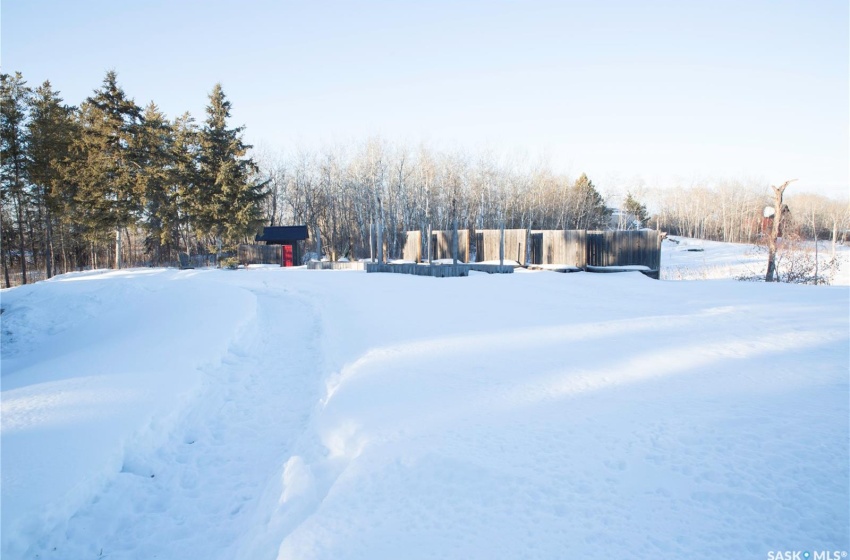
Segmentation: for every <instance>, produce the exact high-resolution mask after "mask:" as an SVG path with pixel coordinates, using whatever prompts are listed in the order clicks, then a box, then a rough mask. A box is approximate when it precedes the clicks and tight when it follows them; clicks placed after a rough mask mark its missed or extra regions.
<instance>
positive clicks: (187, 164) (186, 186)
mask: <svg viewBox="0 0 850 560" xmlns="http://www.w3.org/2000/svg"><path fill="white" fill-rule="evenodd" d="M171 128H172V130H173V132H174V143H173V144H172V157H173V159H174V173H175V183H174V187H173V189H172V192H171V193H170V194H171V196H170V199H169V201H170V204H171V205H172V206H173V210H174V212H175V214H174V216H176V219H177V223H176V228H177V231H178V235H179V238H180V240H181V241H182V243H183V245H184V246H185V247H186V250H187V251H189V252H190V253H191V252H192V246H193V243H192V241H193V239H192V237H193V231H194V229H195V228H196V218H195V216H197V215H198V213H199V208H198V202H199V201H198V197H197V196H195V195H196V193H197V186H198V183H199V181H200V180H199V173H198V154H199V151H200V148H199V147H198V141H199V140H198V136H199V132H198V126H197V125H196V124H195V119H193V118H192V116H191V115H190V114H189V113H183V115H181V116H180V117H177V118H176V119H174V122H173V123H172V124H171Z"/></svg>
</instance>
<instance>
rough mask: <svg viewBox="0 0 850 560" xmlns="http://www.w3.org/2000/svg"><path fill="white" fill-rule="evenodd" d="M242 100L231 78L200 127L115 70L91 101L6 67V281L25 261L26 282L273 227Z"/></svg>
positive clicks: (2, 84)
mask: <svg viewBox="0 0 850 560" xmlns="http://www.w3.org/2000/svg"><path fill="white" fill-rule="evenodd" d="M230 108H231V104H230V101H228V100H227V98H226V96H225V95H224V92H223V90H222V88H221V85H220V84H216V85H215V86H214V88H213V90H212V92H211V93H210V94H209V103H208V105H207V107H206V119H205V120H204V122H203V123H202V124H200V125H198V124H197V123H196V122H195V120H194V119H193V118H192V116H191V115H190V114H189V113H184V114H183V115H181V116H179V117H177V118H175V119H173V120H169V119H168V118H167V117H166V116H165V115H164V114H163V113H162V111H161V110H160V109H159V108H158V107H157V105H156V104H155V103H154V102H150V103H149V104H148V105H147V106H145V107H144V108H142V107H140V106H138V105H137V104H136V103H135V102H134V101H133V99H132V98H130V97H128V96H127V94H126V93H125V92H124V90H123V89H122V88H121V87H120V86H119V85H118V81H117V74H116V73H115V72H114V71H111V70H110V71H108V72H107V73H106V76H105V77H104V79H103V82H102V84H101V86H100V87H99V88H98V89H96V90H94V91H93V93H92V95H90V96H89V97H88V98H86V99H85V100H84V101H83V102H82V103H81V104H80V105H79V106H71V105H67V104H66V103H65V102H64V101H63V99H62V98H61V97H60V94H59V92H58V91H56V90H55V89H54V88H53V86H52V84H51V83H50V82H49V81H45V82H44V83H43V84H41V85H40V86H38V87H37V88H31V87H29V86H28V85H27V82H26V81H25V80H24V78H23V76H22V75H21V73H19V72H18V73H15V74H14V75H9V74H2V75H0V205H2V206H0V232H2V247H1V248H0V259H2V268H3V274H4V280H5V285H6V286H7V287H8V286H9V285H10V268H12V267H13V266H14V265H17V267H19V269H20V275H21V280H22V283H24V284H25V283H27V279H28V278H27V276H28V272H30V273H31V272H32V270H33V269H37V270H43V272H44V276H45V277H47V278H50V277H52V276H53V275H55V274H56V273H57V271H58V270H61V271H62V272H68V271H71V270H79V269H82V268H88V267H91V268H94V267H98V266H103V265H108V264H110V263H113V262H114V264H115V266H116V267H117V268H120V267H121V266H122V257H123V256H124V255H135V256H136V257H137V258H134V259H132V260H133V261H135V263H136V264H137V263H138V261H139V260H140V259H139V258H138V256H139V255H143V256H144V258H145V260H146V262H148V263H151V264H161V263H164V262H169V261H172V260H173V257H174V256H175V254H176V252H178V251H186V252H189V253H192V252H195V253H197V252H202V251H209V250H211V248H213V247H218V246H219V245H220V244H221V243H223V244H224V245H225V247H226V246H228V245H232V244H233V243H236V242H238V241H239V240H244V239H247V238H248V236H249V235H251V234H252V233H253V232H254V231H255V230H256V229H258V228H259V227H260V226H261V225H262V211H261V203H262V201H263V200H264V199H265V197H266V196H267V192H266V184H265V182H263V181H262V180H261V179H260V173H259V169H258V168H257V166H256V164H255V163H254V161H253V160H252V159H251V158H250V157H249V156H248V150H249V149H250V148H251V146H249V145H247V144H245V143H244V142H243V140H242V134H243V130H244V127H229V126H228V123H227V120H228V118H229V117H230ZM113 240H114V244H113Z"/></svg>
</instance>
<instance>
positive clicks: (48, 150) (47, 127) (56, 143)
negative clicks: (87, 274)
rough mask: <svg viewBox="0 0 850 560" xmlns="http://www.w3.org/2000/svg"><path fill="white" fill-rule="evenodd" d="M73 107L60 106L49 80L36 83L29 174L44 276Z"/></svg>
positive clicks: (51, 259)
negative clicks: (41, 235)
mask: <svg viewBox="0 0 850 560" xmlns="http://www.w3.org/2000/svg"><path fill="white" fill-rule="evenodd" d="M72 115H73V110H72V108H70V107H67V106H65V105H63V103H62V98H60V97H59V93H58V92H56V91H54V90H53V88H52V86H51V84H50V82H49V81H45V82H44V83H43V84H42V85H41V86H39V87H38V88H37V89H36V90H35V92H34V95H33V97H32V100H31V102H30V121H29V127H28V128H29V139H30V142H29V176H30V181H31V182H32V185H33V191H32V192H33V198H34V202H35V205H36V208H37V209H38V215H39V223H40V224H42V227H43V229H44V248H43V250H44V255H45V263H46V266H47V270H46V273H47V277H48V278H50V277H52V276H53V274H54V270H53V265H54V248H53V232H54V225H55V223H56V221H57V218H58V217H59V216H60V214H61V213H62V205H61V201H62V195H63V190H64V189H63V187H64V180H63V179H64V175H63V167H64V166H65V165H66V163H67V161H66V160H67V157H68V152H69V149H70V144H71V141H72V127H73V123H72Z"/></svg>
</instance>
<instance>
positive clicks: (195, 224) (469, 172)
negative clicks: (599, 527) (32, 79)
mask: <svg viewBox="0 0 850 560" xmlns="http://www.w3.org/2000/svg"><path fill="white" fill-rule="evenodd" d="M0 94H2V111H0V117H2V118H0V136H2V138H0V139H1V140H2V176H0V186H2V191H0V202H2V208H0V220H2V222H0V230H2V250H0V253H2V262H3V270H4V274H5V277H6V285H7V286H8V285H9V271H10V270H12V269H14V270H20V272H19V274H21V275H22V276H23V278H24V279H26V278H27V274H28V272H30V271H31V270H30V269H36V270H38V271H43V273H44V275H46V276H47V277H50V276H52V275H53V274H56V273H57V272H58V271H61V272H67V271H69V270H77V269H81V268H87V267H102V266H110V265H112V263H114V264H115V266H120V264H121V259H122V256H124V258H126V259H128V260H130V261H131V262H132V264H134V265H140V264H149V265H157V264H167V263H172V262H174V261H175V260H176V256H177V254H178V253H188V254H189V255H203V254H209V253H210V252H215V251H216V250H218V249H219V248H220V247H221V248H223V249H224V250H227V249H230V248H233V247H234V246H235V245H236V244H237V243H240V242H245V241H250V240H251V239H252V238H253V235H254V234H255V233H256V232H257V231H259V230H260V229H261V227H262V226H263V225H272V226H274V225H296V224H297V225H302V224H306V225H307V226H308V230H309V232H310V241H309V245H308V247H309V251H311V252H313V253H315V254H317V255H322V256H327V257H329V258H331V259H338V258H341V257H349V258H352V257H354V258H362V257H364V256H368V255H369V253H370V247H371V246H372V240H373V239H374V238H375V237H376V236H379V237H380V238H381V240H382V242H383V245H384V247H385V250H386V254H387V255H388V256H390V257H398V256H400V255H401V252H402V249H403V247H404V242H405V232H406V231H409V230H419V231H423V232H424V231H426V230H427V228H429V227H430V228H432V229H435V230H436V229H450V228H452V227H454V226H455V224H457V227H459V228H461V229H464V228H475V229H488V228H494V229H495V228H499V227H502V226H504V227H506V228H510V229H590V230H592V229H606V228H610V227H619V228H632V227H641V226H649V227H654V228H657V229H660V230H662V231H666V232H668V233H670V234H673V235H682V236H689V237H698V238H704V239H712V240H719V241H727V242H753V241H755V240H757V239H758V238H759V237H760V236H762V235H763V230H764V224H763V211H764V208H765V206H767V205H769V204H770V200H771V197H770V196H769V195H770V193H769V191H768V189H767V188H766V186H765V185H763V184H760V183H756V182H751V183H742V182H720V183H716V184H713V185H705V184H703V185H694V186H690V187H687V188H678V189H675V190H662V189H646V188H642V187H638V188H636V189H634V190H632V191H626V192H624V193H617V194H618V195H619V196H617V197H616V199H617V203H616V204H613V198H614V197H609V198H608V199H606V197H605V196H603V195H602V194H601V193H600V190H599V189H598V188H597V186H596V185H595V184H594V183H593V181H591V179H590V178H589V177H587V176H586V175H584V174H582V175H580V176H579V177H578V178H573V177H569V176H567V175H564V174H559V173H556V172H554V171H553V170H552V169H551V168H550V167H549V166H547V165H545V164H542V163H538V164H529V163H527V162H523V161H516V160H509V159H506V158H504V157H500V156H497V155H495V154H490V153H477V154H468V153H462V152H450V151H440V150H434V149H431V148H429V147H427V146H424V145H421V146H409V145H400V144H392V143H390V142H387V141H385V140H383V139H380V138H372V139H368V140H365V141H361V142H355V143H352V144H349V145H344V146H331V147H325V148H320V149H312V150H308V149H303V148H302V149H295V150H292V151H289V152H287V153H268V152H260V153H256V152H253V153H252V155H249V150H251V146H249V145H247V144H246V143H245V142H244V141H243V134H244V127H232V126H229V125H228V119H229V117H230V110H231V104H230V101H229V100H227V98H226V97H225V95H224V92H223V91H222V88H221V86H220V85H216V86H215V87H214V88H213V91H212V92H211V93H210V94H209V103H208V105H207V108H206V118H205V120H204V121H203V123H200V124H198V123H196V122H195V120H194V119H193V118H192V116H191V115H190V114H188V113H184V114H183V115H181V116H179V117H177V118H174V119H169V118H168V117H167V116H166V115H164V114H163V113H162V111H160V110H159V108H158V107H157V106H156V104H155V103H153V102H151V103H150V104H148V105H147V106H146V107H144V108H141V107H139V106H138V105H136V104H135V102H134V101H133V100H132V99H131V98H129V97H128V96H127V95H126V94H125V92H124V91H123V89H122V88H121V87H120V86H119V85H118V83H117V76H116V74H115V72H108V73H107V74H106V76H105V78H104V80H103V83H102V84H101V86H100V88H98V89H96V90H94V92H93V94H92V95H91V96H90V97H88V98H87V99H86V100H85V101H83V102H82V103H81V104H80V105H79V106H78V107H75V106H70V105H66V104H65V103H64V101H63V100H62V99H61V97H60V95H59V93H58V92H57V91H55V90H54V89H53V87H52V85H51V84H50V83H49V82H45V83H44V84H42V85H41V86H39V87H38V88H35V89H31V88H29V87H28V86H27V84H26V82H25V81H24V80H23V77H22V76H21V75H20V74H19V73H18V74H15V75H13V76H12V75H3V76H2V91H0ZM609 194H612V193H609ZM787 200H788V204H789V206H790V207H791V209H792V213H791V215H792V216H793V218H794V221H795V223H796V224H797V225H796V227H797V229H798V231H800V232H802V233H804V234H805V235H808V236H809V238H810V239H811V238H814V237H815V236H817V237H818V238H826V237H830V236H831V237H832V238H833V240H836V239H838V238H839V237H840V236H841V235H842V234H843V233H844V232H845V231H846V230H847V229H848V227H850V225H848V221H849V218H850V213H848V205H847V203H846V202H839V201H834V200H831V199H828V198H826V197H822V196H817V195H797V196H793V195H792V196H790V197H789V198H788V199H787ZM610 206H616V207H617V208H616V209H612V208H610ZM613 212H615V215H614V216H613V217H612V213H613Z"/></svg>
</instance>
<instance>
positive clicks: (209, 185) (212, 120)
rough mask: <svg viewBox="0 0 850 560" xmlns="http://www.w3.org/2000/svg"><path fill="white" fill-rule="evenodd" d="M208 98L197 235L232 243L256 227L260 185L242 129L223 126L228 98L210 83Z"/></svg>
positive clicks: (259, 223) (260, 220)
mask: <svg viewBox="0 0 850 560" xmlns="http://www.w3.org/2000/svg"><path fill="white" fill-rule="evenodd" d="M209 99H210V103H209V105H208V106H207V118H206V121H205V123H204V127H203V129H202V130H201V133H200V142H199V149H200V153H199V163H200V165H199V183H198V186H197V189H196V190H195V202H196V204H194V206H195V208H196V216H195V217H196V220H197V225H198V227H199V228H200V230H201V231H202V232H203V233H206V234H208V235H210V236H213V237H217V238H219V239H221V240H222V241H223V242H224V243H225V244H226V245H228V246H232V245H233V244H234V243H236V242H238V240H240V239H242V238H245V237H246V236H248V235H249V234H251V233H254V232H256V231H258V230H259V228H260V227H261V226H262V224H263V216H262V208H261V203H262V201H263V199H264V198H265V196H266V193H265V185H266V184H265V183H258V182H257V181H256V180H255V176H256V175H257V174H258V172H259V170H258V168H257V165H256V164H255V163H254V161H253V160H252V159H251V158H249V157H247V153H248V150H249V149H250V148H251V146H248V145H246V144H244V143H243V142H242V131H243V130H244V127H236V128H228V127H227V119H228V118H229V117H230V101H228V100H227V99H226V98H225V95H224V92H223V91H222V89H221V84H216V85H215V87H214V88H213V91H212V93H211V94H210V96H209Z"/></svg>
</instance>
